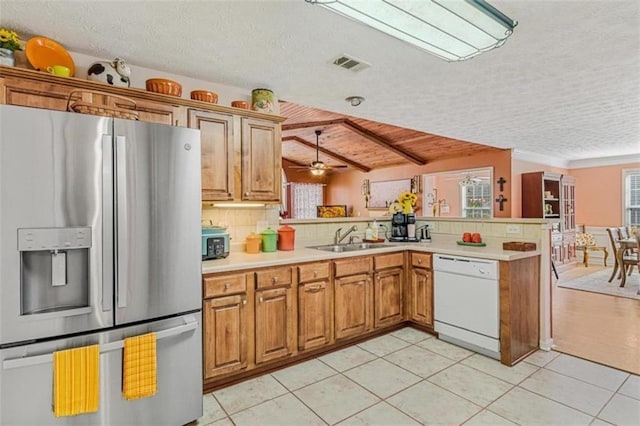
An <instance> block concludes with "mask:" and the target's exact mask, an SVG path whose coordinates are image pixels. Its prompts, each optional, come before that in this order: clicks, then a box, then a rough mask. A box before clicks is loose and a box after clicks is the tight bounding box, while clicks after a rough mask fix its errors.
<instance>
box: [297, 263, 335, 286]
mask: <svg viewBox="0 0 640 426" xmlns="http://www.w3.org/2000/svg"><path fill="white" fill-rule="evenodd" d="M324 278H329V262H326V263H310V264H308V265H300V266H298V282H299V283H300V284H302V283H307V282H309V281H318V280H321V279H324Z"/></svg>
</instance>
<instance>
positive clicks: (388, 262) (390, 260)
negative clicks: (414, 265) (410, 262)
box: [373, 252, 404, 271]
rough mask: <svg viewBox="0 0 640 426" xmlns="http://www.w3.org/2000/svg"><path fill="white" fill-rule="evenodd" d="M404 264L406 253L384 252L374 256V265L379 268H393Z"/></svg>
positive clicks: (376, 268)
mask: <svg viewBox="0 0 640 426" xmlns="http://www.w3.org/2000/svg"><path fill="white" fill-rule="evenodd" d="M403 265H404V253H402V252H401V253H391V254H382V255H378V256H375V257H374V258H373V267H374V269H375V270H376V271H377V270H379V269H385V268H393V267H395V266H403Z"/></svg>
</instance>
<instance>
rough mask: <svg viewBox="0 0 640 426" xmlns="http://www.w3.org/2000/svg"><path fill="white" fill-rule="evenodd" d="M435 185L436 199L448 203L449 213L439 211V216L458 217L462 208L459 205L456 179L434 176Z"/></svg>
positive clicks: (458, 187) (458, 186)
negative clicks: (436, 189) (436, 190)
mask: <svg viewBox="0 0 640 426" xmlns="http://www.w3.org/2000/svg"><path fill="white" fill-rule="evenodd" d="M434 183H435V187H436V188H438V199H440V200H446V204H448V205H449V213H445V212H443V211H440V216H441V217H460V215H461V214H462V211H461V210H462V209H461V205H460V201H461V200H460V185H459V184H458V180H457V179H451V178H448V177H444V176H436V178H435V179H434Z"/></svg>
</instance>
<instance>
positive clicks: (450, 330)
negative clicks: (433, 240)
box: [433, 254, 500, 359]
mask: <svg viewBox="0 0 640 426" xmlns="http://www.w3.org/2000/svg"><path fill="white" fill-rule="evenodd" d="M433 271H434V276H433V281H434V320H435V331H437V332H438V333H439V336H440V339H442V340H446V341H448V342H451V343H454V344H456V345H459V346H464V347H466V348H469V349H471V350H473V351H475V352H479V353H481V354H484V355H487V356H490V357H492V358H497V359H500V304H499V298H500V292H499V290H500V288H499V280H498V278H499V264H498V262H497V261H495V260H485V259H476V258H470V257H459V256H448V255H441V254H436V255H434V258H433Z"/></svg>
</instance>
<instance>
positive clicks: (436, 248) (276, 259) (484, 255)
mask: <svg viewBox="0 0 640 426" xmlns="http://www.w3.org/2000/svg"><path fill="white" fill-rule="evenodd" d="M390 244H392V245H391V246H387V247H379V248H372V249H367V250H359V251H352V252H342V253H334V252H327V251H322V250H317V249H313V248H307V247H305V246H312V245H318V244H311V243H309V244H304V245H303V246H302V247H299V248H296V249H295V250H293V251H276V252H273V253H262V252H261V253H258V254H249V253H245V252H242V251H237V252H236V251H232V252H231V253H230V254H229V256H228V257H227V258H225V259H215V260H207V261H204V262H202V273H203V274H210V273H216V272H227V271H238V270H241V269H250V268H263V267H267V266H278V265H286V264H290V263H303V262H314V261H321V260H329V259H342V258H348V257H356V256H370V255H374V254H378V253H392V252H397V251H403V250H413V251H422V252H430V253H439V254H449V255H454V256H467V257H477V258H481V259H491V260H504V261H512V260H518V259H524V258H527V257H532V256H538V255H540V250H539V247H538V250H535V251H512V250H502V244H501V243H500V244H497V243H494V244H491V243H487V246H486V247H468V246H459V245H457V244H456V242H455V240H450V239H448V240H444V241H437V242H436V241H434V242H431V243H390Z"/></svg>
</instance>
